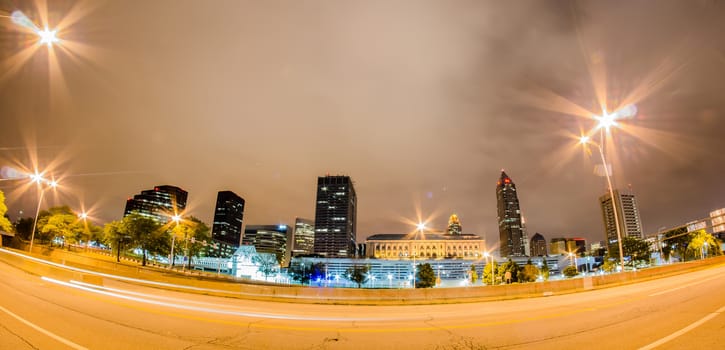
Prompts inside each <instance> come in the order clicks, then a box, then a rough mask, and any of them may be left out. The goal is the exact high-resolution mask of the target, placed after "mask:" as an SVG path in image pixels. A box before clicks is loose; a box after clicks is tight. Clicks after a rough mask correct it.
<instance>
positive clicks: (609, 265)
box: [602, 259, 617, 273]
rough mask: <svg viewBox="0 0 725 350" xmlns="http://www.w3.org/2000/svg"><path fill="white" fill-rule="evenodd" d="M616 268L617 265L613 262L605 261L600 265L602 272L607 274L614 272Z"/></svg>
mask: <svg viewBox="0 0 725 350" xmlns="http://www.w3.org/2000/svg"><path fill="white" fill-rule="evenodd" d="M616 268H617V263H616V262H615V261H614V260H609V259H605V260H604V264H602V271H604V272H607V273H609V272H612V271H614V269H616Z"/></svg>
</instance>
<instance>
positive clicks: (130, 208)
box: [123, 185, 188, 224]
mask: <svg viewBox="0 0 725 350" xmlns="http://www.w3.org/2000/svg"><path fill="white" fill-rule="evenodd" d="M187 196H188V193H187V192H186V191H184V190H182V189H181V188H178V187H176V186H170V185H163V186H156V187H154V188H153V189H152V190H145V191H141V193H140V194H137V195H134V196H133V198H129V199H128V200H127V201H126V208H125V210H124V212H123V216H124V217H125V216H127V215H129V214H131V213H132V212H137V213H139V214H140V215H142V216H145V217H148V218H151V219H153V220H155V221H156V222H158V223H161V224H165V223H167V222H169V220H171V217H172V216H174V215H177V214H178V215H181V214H182V213H183V212H184V210H185V209H186V199H187Z"/></svg>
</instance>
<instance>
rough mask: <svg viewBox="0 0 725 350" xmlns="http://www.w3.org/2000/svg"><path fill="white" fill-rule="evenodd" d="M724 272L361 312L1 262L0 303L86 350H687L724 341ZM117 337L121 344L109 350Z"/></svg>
mask: <svg viewBox="0 0 725 350" xmlns="http://www.w3.org/2000/svg"><path fill="white" fill-rule="evenodd" d="M724 273H725V264H719V265H713V266H712V267H709V268H705V269H701V270H697V271H692V272H690V273H686V274H681V275H677V276H672V277H667V278H662V279H655V280H650V281H646V282H641V283H636V284H631V285H624V286H618V287H612V288H606V289H600V290H594V291H588V292H581V293H574V294H567V295H555V296H550V297H539V298H527V299H515V300H505V301H496V302H473V303H464V304H438V305H416V306H412V305H397V306H392V305H385V306H369V305H367V306H366V305H321V304H295V303H288V302H285V303H279V302H270V301H258V300H245V299H239V298H228V297H218V296H211V295H200V294H192V293H188V292H184V291H178V290H166V289H157V288H153V287H151V286H149V285H139V284H137V283H135V282H130V281H123V280H115V279H112V278H111V277H104V278H103V280H102V281H99V282H102V284H103V285H95V284H91V283H86V282H82V281H78V280H74V279H70V278H69V279H68V280H61V279H59V278H54V277H46V278H39V277H37V276H31V275H27V274H25V273H23V272H21V271H20V270H16V269H15V268H13V267H11V266H10V265H6V264H4V263H2V262H0V295H4V296H5V299H3V300H12V302H11V303H8V302H7V301H3V300H0V305H2V306H3V307H5V308H6V309H7V310H9V311H11V312H13V313H15V314H16V315H18V316H19V317H22V318H24V319H26V320H28V321H29V322H33V323H34V324H37V325H38V327H42V328H43V329H47V330H48V331H49V332H52V333H54V334H62V335H63V336H64V337H65V338H67V339H68V340H69V341H72V342H74V343H77V344H79V345H80V346H83V347H87V348H89V349H96V348H103V349H104V350H113V349H128V348H134V347H136V348H158V349H179V348H186V347H193V346H197V347H199V348H201V349H217V348H218V349H229V348H242V349H247V348H249V349H258V348H271V349H276V348H283V347H284V348H288V349H298V348H299V349H310V348H326V349H337V348H339V349H344V348H376V349H397V350H400V349H409V348H415V349H426V348H430V349H441V350H447V349H462V348H479V347H480V348H484V347H485V348H488V349H526V348H536V349H558V350H560V349H561V348H565V347H574V348H583V347H590V348H610V347H611V348H632V349H637V348H640V347H644V346H648V345H650V344H654V343H656V345H658V346H662V347H667V346H669V345H670V344H671V345H672V346H675V347H682V343H683V342H684V343H688V342H692V344H700V343H702V342H703V341H705V339H709V341H712V338H713V337H714V338H715V341H717V340H718V337H719V338H720V339H719V340H720V341H722V340H723V339H722V337H723V336H722V335H720V334H719V333H718V334H713V335H709V336H708V337H705V338H703V337H702V336H701V334H700V336H699V337H695V336H696V335H697V334H698V332H700V329H703V330H706V329H710V328H711V327H713V326H712V325H714V324H717V323H718V322H720V323H722V322H723V318H724V316H723V314H722V312H721V310H722V309H721V308H722V307H723V304H725V297H724V296H722V294H721V293H720V292H719V291H720V290H722V288H725V280H723V279H722V278H719V276H722V275H723V274H724ZM2 281H13V284H12V285H10V284H8V283H3V282H2ZM683 286H684V288H683ZM716 310H717V311H716ZM58 320H63V321H62V322H58ZM0 324H2V325H4V326H5V327H9V328H8V329H12V330H13V332H12V333H8V334H4V333H3V330H2V329H1V328H0V339H11V338H2V337H5V336H6V335H7V337H14V336H15V335H14V334H16V333H17V334H18V336H23V339H27V340H28V343H29V344H43V342H44V341H46V340H44V337H46V336H45V335H43V334H41V333H37V331H34V330H32V329H24V327H25V326H23V325H22V324H21V323H17V322H14V321H12V320H11V319H10V318H3V317H2V315H0ZM672 334H675V335H676V337H675V336H671V335H672ZM673 337H674V338H673ZM115 338H120V339H122V340H123V341H121V342H120V343H113V342H109V340H110V339H115ZM46 339H47V338H46ZM662 339H666V341H664V342H662ZM46 342H47V341H46ZM702 344H707V343H702ZM0 345H2V340H0ZM0 347H2V346H0ZM40 348H43V347H42V346H41V347H40ZM50 348H53V347H50ZM20 349H22V347H20Z"/></svg>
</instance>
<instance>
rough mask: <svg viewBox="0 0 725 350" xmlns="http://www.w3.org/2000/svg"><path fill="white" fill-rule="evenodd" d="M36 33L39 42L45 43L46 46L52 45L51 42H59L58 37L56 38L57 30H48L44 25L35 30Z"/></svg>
mask: <svg viewBox="0 0 725 350" xmlns="http://www.w3.org/2000/svg"><path fill="white" fill-rule="evenodd" d="M35 33H36V34H38V37H39V38H40V41H39V43H40V44H41V45H42V44H46V45H48V47H51V46H53V44H55V43H57V42H60V39H58V36H57V33H58V30H57V29H54V30H50V29H48V27H45V29H38V30H37V31H36V32H35Z"/></svg>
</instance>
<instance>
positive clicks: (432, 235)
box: [365, 233, 483, 241]
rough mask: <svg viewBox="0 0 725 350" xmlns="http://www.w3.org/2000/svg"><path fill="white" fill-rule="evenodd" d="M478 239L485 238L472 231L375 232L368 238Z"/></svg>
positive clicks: (407, 239)
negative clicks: (458, 232)
mask: <svg viewBox="0 0 725 350" xmlns="http://www.w3.org/2000/svg"><path fill="white" fill-rule="evenodd" d="M477 239H483V238H481V237H480V236H478V235H474V234H470V233H464V234H460V235H445V234H439V233H426V234H423V235H421V234H414V233H409V234H403V233H382V234H375V235H372V236H370V237H368V238H367V239H365V240H366V241H412V240H416V241H423V240H425V241H436V240H438V241H445V240H477Z"/></svg>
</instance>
